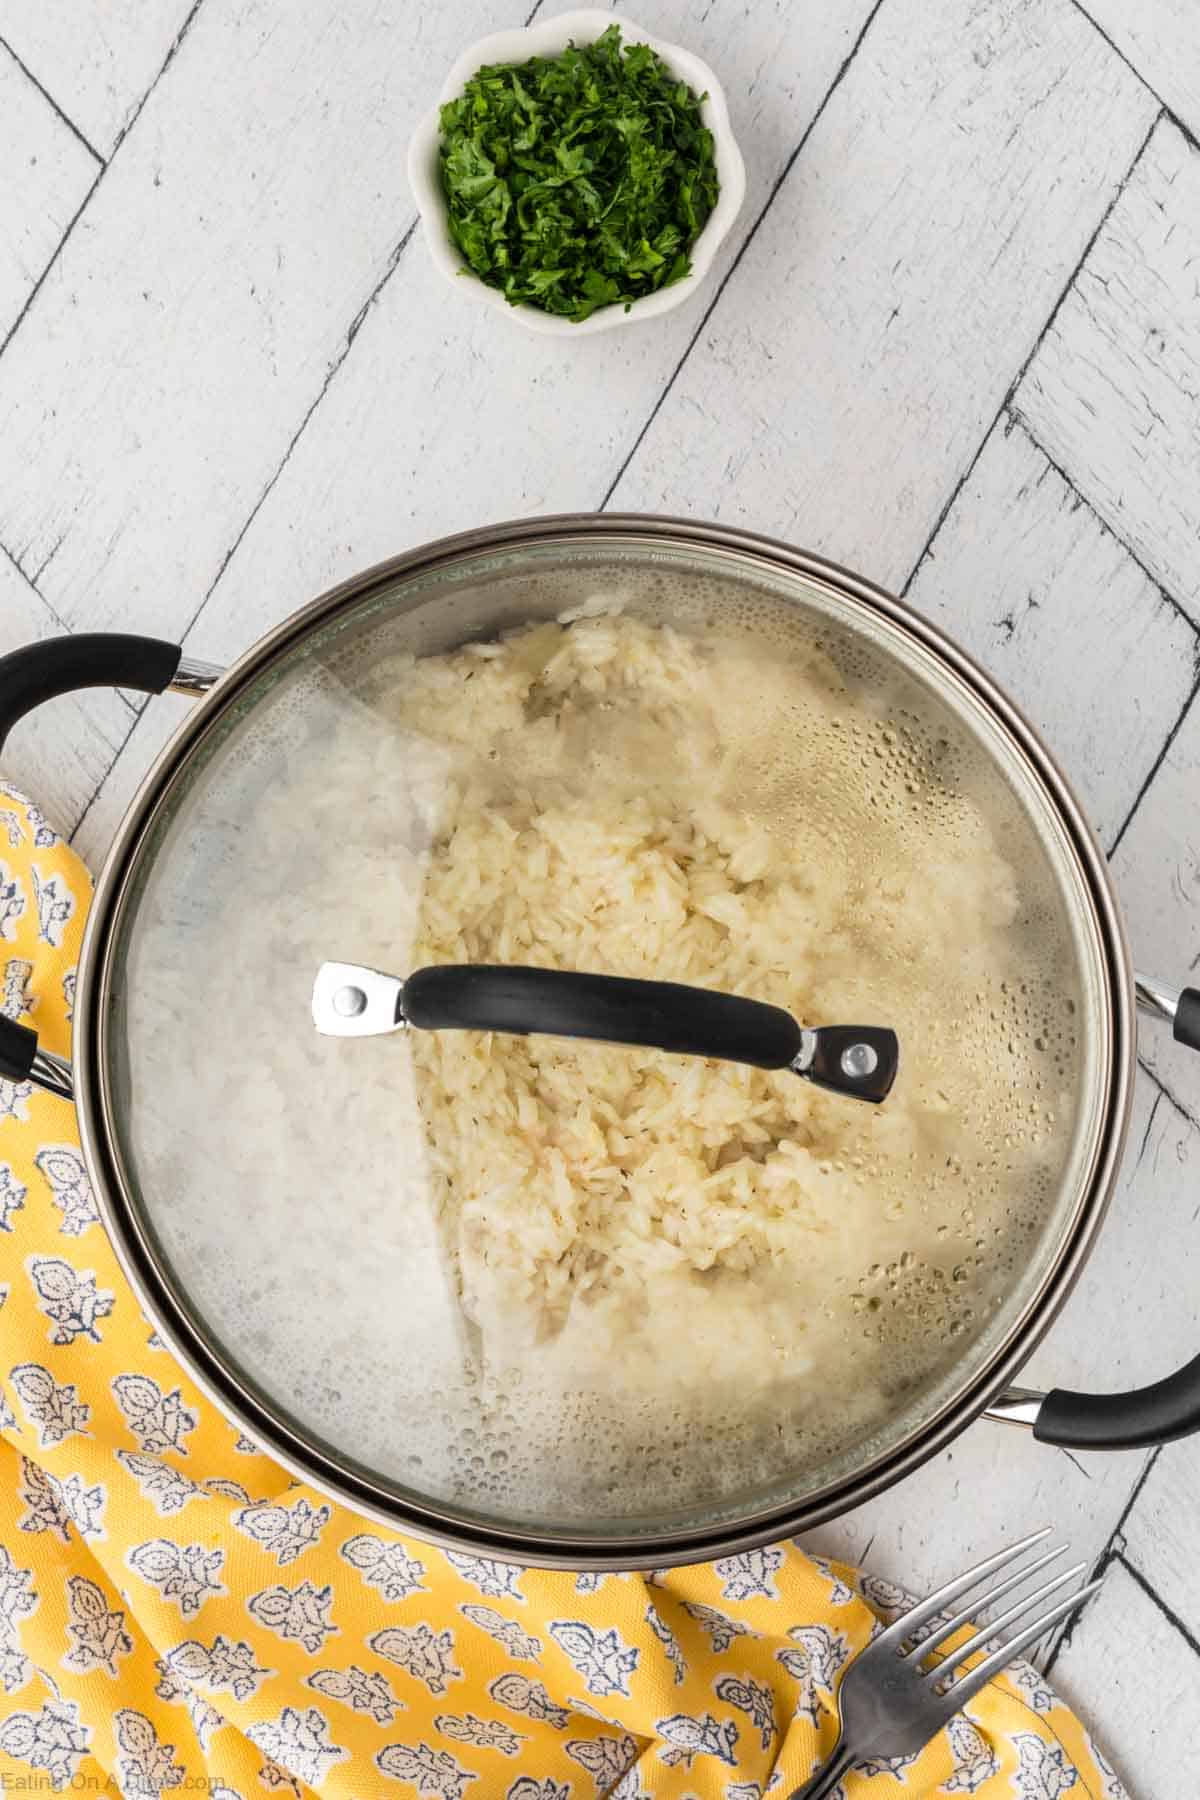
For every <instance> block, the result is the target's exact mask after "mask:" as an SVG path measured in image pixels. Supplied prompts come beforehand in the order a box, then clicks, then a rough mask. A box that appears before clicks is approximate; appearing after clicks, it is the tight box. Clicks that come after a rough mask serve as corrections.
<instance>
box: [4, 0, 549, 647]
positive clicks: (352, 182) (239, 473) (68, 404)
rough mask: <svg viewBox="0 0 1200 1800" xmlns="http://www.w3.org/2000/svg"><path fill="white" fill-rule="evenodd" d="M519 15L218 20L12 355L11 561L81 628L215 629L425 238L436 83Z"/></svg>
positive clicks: (174, 75) (128, 153)
mask: <svg viewBox="0 0 1200 1800" xmlns="http://www.w3.org/2000/svg"><path fill="white" fill-rule="evenodd" d="M516 10H519V9H516V8H514V7H513V6H512V5H503V6H502V5H499V4H497V3H496V0H474V3H473V4H471V5H470V6H464V7H456V8H455V9H453V13H452V15H443V13H441V12H439V11H438V10H437V9H431V10H427V11H424V12H422V13H420V14H412V15H411V16H410V15H408V14H407V13H406V12H403V11H398V10H397V9H396V8H395V7H393V6H392V5H391V4H390V3H389V0H371V3H370V4H365V3H364V4H362V5H359V6H356V7H355V8H353V9H352V10H351V11H349V12H348V11H347V10H346V9H345V8H344V7H342V6H340V5H338V4H337V0H298V3H297V4H296V5H293V6H288V7H286V8H283V9H282V10H281V9H280V8H279V7H277V6H276V5H274V4H273V3H272V0H248V3H247V4H245V5H241V6H231V5H217V6H213V7H211V8H209V7H202V8H201V10H200V12H199V13H198V14H197V15H196V20H195V23H194V25H193V27H192V29H191V31H190V32H189V34H188V36H187V38H186V40H185V42H184V45H183V47H182V49H181V50H180V52H179V54H178V56H177V57H176V58H175V60H174V61H173V62H172V64H171V66H170V68H169V70H168V71H167V73H166V75H164V77H163V78H162V80H161V81H160V82H159V84H158V86H157V87H156V88H155V90H154V93H153V94H152V95H151V97H150V99H149V101H148V102H147V104H146V107H145V109H144V110H143V112H142V113H141V114H140V116H139V118H138V122H137V126H136V128H135V129H134V130H133V131H132V132H131V133H130V135H129V137H128V138H127V140H126V141H125V143H124V144H123V145H122V147H121V151H120V155H119V156H118V157H117V158H116V159H115V160H114V162H113V164H112V167H111V169H109V170H107V171H106V173H105V175H104V177H103V179H102V180H101V181H100V183H99V184H98V186H97V189H96V193H95V196H94V198H93V200H92V203H91V204H90V205H89V207H88V210H87V214H86V216H85V218H84V219H83V220H82V221H81V223H80V226H79V228H78V229H77V230H76V231H75V232H73V233H72V236H71V239H70V241H69V243H68V244H67V246H66V248H65V249H64V251H63V254H62V256H61V257H60V259H59V263H58V265H57V268H56V278H55V281H54V283H53V284H52V285H48V286H47V288H46V289H44V290H43V292H42V293H41V294H39V296H38V299H37V301H36V302H35V304H34V306H33V307H32V308H31V309H30V311H29V313H28V314H27V316H26V318H25V320H24V321H23V323H22V326H21V330H20V334H19V354H18V355H16V356H11V355H10V356H6V357H4V358H3V359H0V415H2V416H3V417H4V418H5V421H6V428H5V431H4V433H3V435H2V437H0V542H3V543H4V544H5V545H6V547H7V548H8V550H9V551H10V552H11V553H12V554H13V555H14V556H15V557H16V558H17V560H18V562H19V563H20V565H21V567H22V568H23V569H24V571H25V573H26V574H27V575H28V576H29V577H30V579H31V580H32V581H34V583H35V584H36V585H37V586H38V587H39V588H40V590H41V591H42V593H44V594H45V596H46V598H47V599H48V600H49V601H50V603H51V604H52V605H53V606H54V608H55V610H56V611H57V612H58V613H59V614H60V615H61V616H62V617H63V618H64V619H66V620H67V622H68V623H71V624H74V623H76V622H78V621H79V620H81V619H84V618H86V619H87V620H88V622H89V623H90V624H92V625H93V626H101V625H105V624H110V623H116V622H118V621H119V622H122V623H130V622H133V621H135V620H141V621H142V622H143V623H150V622H153V624H154V625H155V626H156V628H157V629H158V630H159V632H160V633H163V634H166V635H174V634H175V633H177V632H179V631H181V630H182V629H183V627H184V625H185V624H186V622H187V621H188V620H189V619H190V618H191V617H192V615H193V614H194V612H195V611H196V610H197V608H198V607H199V605H200V604H201V602H202V600H203V598H204V595H205V593H206V591H207V589H208V587H209V585H210V584H211V582H212V581H213V579H214V578H215V576H216V574H217V571H218V569H219V568H220V566H221V563H222V560H223V558H224V557H225V556H226V555H227V553H228V551H229V549H230V547H231V545H232V544H233V542H234V541H235V539H236V537H237V534H238V532H239V531H240V530H241V528H242V527H243V525H244V523H245V521H246V519H247V517H248V515H249V513H250V512H251V510H252V508H253V507H254V505H255V504H256V503H257V501H258V500H259V498H260V497H261V495H262V493H263V491H264V489H265V487H266V486H267V484H268V483H269V481H270V480H271V479H272V478H273V476H274V475H275V473H276V471H277V470H278V468H279V466H280V463H281V462H282V460H283V458H284V457H285V455H286V453H287V450H288V446H289V445H290V443H291V441H292V439H293V436H294V435H295V433H296V432H297V430H298V429H299V427H300V426H301V424H302V422H303V420H304V418H305V416H306V413H307V411H308V409H309V408H310V407H311V406H312V405H313V404H314V403H315V401H316V400H317V398H318V396H319V395H320V393H321V390H322V387H323V384H324V382H325V381H326V379H327V378H328V375H329V373H330V370H331V368H332V367H333V366H335V365H336V362H337V361H338V359H339V358H340V357H341V356H342V355H343V354H344V352H345V350H346V345H347V338H348V333H350V331H351V329H352V327H353V324H354V321H355V319H356V317H357V315H358V313H359V311H360V309H361V308H362V306H363V305H364V304H365V302H366V301H367V299H368V298H369V296H370V294H371V293H372V291H373V290H374V288H375V287H376V285H377V284H378V282H379V281H380V279H381V277H382V276H383V274H384V273H385V271H386V270H387V268H388V265H389V259H390V257H391V256H392V254H393V252H394V250H395V248H396V245H397V243H398V241H399V240H400V239H401V238H402V237H403V234H404V231H405V229H406V226H407V224H408V223H409V222H410V220H411V208H410V203H409V200H408V197H407V193H406V189H405V180H404V173H403V168H404V156H403V147H404V144H405V142H406V139H407V136H408V133H409V130H410V128H411V126H412V124H413V122H414V121H415V118H416V116H417V114H418V112H419V111H420V110H423V109H424V108H425V107H426V106H427V105H428V103H429V97H430V83H431V74H430V71H431V69H439V68H440V67H441V66H442V65H443V64H444V63H445V62H448V61H449V59H450V56H451V53H452V51H453V50H455V49H457V48H458V47H459V45H460V44H461V41H462V39H463V37H464V36H471V35H473V34H475V33H477V32H480V31H482V30H483V29H484V28H485V27H487V26H489V25H492V24H494V23H496V22H497V20H498V19H499V20H504V19H511V18H512V16H513V14H514V11H516ZM414 20H417V21H419V23H418V24H417V26H416V38H417V41H415V42H414ZM214 109H215V110H214ZM14 341H16V340H14ZM344 450H345V447H344V446H343V454H344Z"/></svg>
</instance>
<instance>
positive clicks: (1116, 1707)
mask: <svg viewBox="0 0 1200 1800" xmlns="http://www.w3.org/2000/svg"><path fill="white" fill-rule="evenodd" d="M1196 1660H1197V1659H1196V1656H1195V1654H1194V1652H1193V1651H1192V1648H1191V1646H1190V1645H1189V1644H1188V1643H1187V1641H1186V1639H1184V1638H1183V1637H1182V1636H1181V1635H1180V1633H1179V1632H1178V1631H1177V1630H1176V1629H1175V1627H1174V1626H1173V1625H1172V1623H1171V1621H1170V1620H1169V1619H1168V1618H1167V1617H1166V1616H1165V1615H1164V1613H1163V1612H1162V1610H1161V1608H1160V1607H1159V1606H1158V1605H1156V1603H1155V1600H1154V1598H1153V1597H1152V1596H1151V1595H1150V1594H1148V1593H1147V1592H1146V1591H1145V1589H1144V1588H1142V1587H1141V1586H1140V1585H1139V1583H1138V1582H1137V1581H1136V1580H1135V1579H1134V1577H1133V1576H1132V1575H1131V1574H1130V1573H1129V1571H1128V1570H1127V1569H1126V1568H1125V1567H1124V1566H1123V1565H1122V1564H1121V1563H1119V1562H1118V1563H1116V1564H1114V1566H1113V1567H1112V1568H1111V1569H1110V1571H1109V1574H1108V1579H1107V1581H1106V1583H1105V1586H1104V1589H1103V1591H1102V1592H1101V1593H1099V1594H1098V1595H1097V1596H1096V1598H1095V1600H1093V1601H1092V1604H1091V1606H1090V1607H1089V1609H1088V1612H1087V1614H1086V1615H1085V1617H1084V1619H1083V1621H1082V1623H1081V1624H1080V1625H1079V1626H1078V1627H1077V1629H1076V1631H1075V1634H1074V1636H1073V1638H1072V1639H1071V1642H1070V1644H1069V1646H1068V1647H1067V1649H1066V1650H1064V1651H1063V1653H1062V1656H1061V1657H1060V1658H1059V1659H1058V1660H1057V1661H1056V1662H1055V1664H1054V1666H1053V1669H1052V1670H1051V1681H1052V1682H1053V1683H1054V1685H1056V1686H1057V1687H1058V1688H1059V1689H1060V1690H1061V1691H1062V1693H1063V1695H1064V1696H1065V1698H1066V1699H1068V1700H1070V1701H1071V1702H1072V1703H1073V1704H1074V1705H1075V1706H1076V1707H1077V1708H1078V1710H1079V1712H1080V1713H1081V1715H1082V1716H1083V1717H1084V1718H1085V1719H1086V1718H1093V1719H1096V1718H1100V1719H1104V1720H1105V1722H1106V1726H1107V1730H1108V1740H1109V1746H1110V1748H1109V1755H1110V1756H1111V1757H1112V1758H1113V1760H1114V1762H1115V1763H1116V1765H1117V1767H1118V1770H1119V1771H1120V1773H1121V1774H1122V1775H1123V1774H1124V1772H1125V1771H1126V1770H1131V1771H1133V1773H1132V1774H1131V1775H1130V1777H1129V1780H1130V1782H1131V1783H1132V1792H1133V1793H1134V1794H1135V1795H1137V1797H1138V1800H1191V1796H1192V1795H1193V1794H1194V1793H1195V1792H1196V1763H1195V1748H1194V1746H1195V1734H1196V1719H1197V1709H1196V1675H1195V1665H1196Z"/></svg>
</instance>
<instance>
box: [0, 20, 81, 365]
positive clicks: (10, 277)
mask: <svg viewBox="0 0 1200 1800" xmlns="http://www.w3.org/2000/svg"><path fill="white" fill-rule="evenodd" d="M98 169H99V165H98V163H97V162H96V159H95V158H94V157H93V156H92V155H91V154H90V152H89V151H88V150H87V149H86V148H85V147H84V145H83V144H81V143H80V141H79V139H78V138H77V137H75V136H74V135H73V133H72V132H71V130H70V128H69V127H68V126H67V125H65V124H64V123H63V121H62V120H61V119H60V118H59V117H58V115H57V114H56V113H55V111H54V108H53V107H52V106H51V105H50V103H49V101H48V100H46V99H45V98H44V96H43V95H42V94H40V93H39V92H38V90H37V88H36V87H35V85H34V83H33V82H32V81H31V80H30V79H29V77H28V75H26V73H25V71H24V70H23V69H22V68H21V66H20V64H19V63H18V62H17V61H16V60H15V59H14V58H13V57H12V56H10V55H9V53H8V51H7V50H5V49H4V47H3V45H0V184H2V185H3V188H4V196H3V201H2V203H0V343H3V342H4V339H5V338H6V337H7V336H8V334H9V332H10V331H11V329H12V327H13V325H14V324H15V322H16V320H17V318H18V316H19V314H20V311H21V308H22V307H23V306H24V305H25V302H26V301H27V300H28V298H29V295H30V294H31V293H32V291H33V289H34V287H35V285H36V284H37V282H38V280H39V279H40V278H41V276H42V274H43V273H44V271H45V268H46V265H47V263H49V261H50V259H51V257H52V256H53V255H54V252H55V251H56V250H57V248H58V246H59V243H60V241H61V239H62V235H63V233H64V232H65V231H66V229H67V226H68V225H69V224H70V222H71V220H72V219H73V218H74V216H75V214H76V212H78V210H79V208H80V206H82V204H83V202H84V200H85V199H86V198H87V194H88V191H89V189H90V188H91V185H92V183H93V181H95V179H96V175H97V172H98Z"/></svg>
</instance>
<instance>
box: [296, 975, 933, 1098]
mask: <svg viewBox="0 0 1200 1800" xmlns="http://www.w3.org/2000/svg"><path fill="white" fill-rule="evenodd" d="M313 1019H314V1022H315V1024H316V1026H317V1029H318V1030H319V1031H323V1032H325V1033H326V1034H328V1035H330V1036H336V1037H361V1036H369V1035H371V1034H373V1033H375V1032H380V1031H397V1030H400V1029H402V1028H403V1027H404V1026H406V1025H411V1026H413V1027H414V1028H415V1029H417V1030H420V1031H500V1032H505V1033H510V1032H511V1033H514V1034H517V1035H519V1036H525V1035H528V1034H531V1033H538V1034H542V1035H545V1036H547V1037H568V1038H590V1039H592V1040H595V1041H597V1042H603V1043H611V1044H630V1045H644V1046H645V1047H646V1048H648V1049H654V1050H667V1051H672V1052H674V1053H675V1054H676V1055H682V1056H707V1057H717V1058H720V1059H721V1060H722V1061H725V1062H741V1063H750V1064H752V1065H754V1066H755V1067H757V1068H760V1069H786V1068H791V1069H793V1070H794V1071H795V1073H796V1074H797V1075H801V1076H803V1077H804V1078H805V1080H807V1081H812V1082H815V1083H816V1084H817V1085H818V1086H819V1087H826V1088H832V1089H833V1090H834V1091H836V1092H837V1093H840V1094H849V1095H852V1096H853V1097H854V1098H855V1099H859V1100H870V1101H875V1102H878V1101H880V1100H883V1099H885V1098H886V1097H887V1095H888V1093H889V1091H890V1090H891V1086H892V1083H893V1081H894V1080H895V1078H896V1069H897V1066H898V1063H899V1046H898V1044H897V1041H896V1034H895V1032H894V1031H889V1030H888V1029H887V1028H886V1027H884V1026H878V1025H826V1026H821V1027H810V1026H802V1025H798V1024H797V1023H796V1021H795V1019H793V1017H792V1015H791V1014H790V1013H788V1012H785V1011H784V1010H783V1009H782V1007H778V1006H768V1005H767V1004H766V1003H765V1002H763V1001H761V1000H747V999H745V998H744V997H743V996H742V995H740V994H722V993H717V992H715V991H713V990H712V989H710V988H698V987H687V986H683V985H681V984H680V983H678V982H674V981H635V980H631V979H629V978H627V977H625V976H619V975H584V974H578V973H576V972H574V971H567V970H561V969H530V968H521V967H513V966H493V965H491V964H484V963H469V964H447V965H440V966H437V967H433V968H428V969H417V970H416V971H415V973H414V974H412V975H409V976H408V977H407V979H406V980H404V981H400V980H399V979H398V978H397V977H395V976H391V975H381V974H379V973H378V972H377V971H376V970H373V969H362V968H360V967H359V966H358V965H357V964H354V963H325V964H323V965H322V967H321V969H320V971H319V972H318V975H317V980H316V984H315V986H314V989H313Z"/></svg>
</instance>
